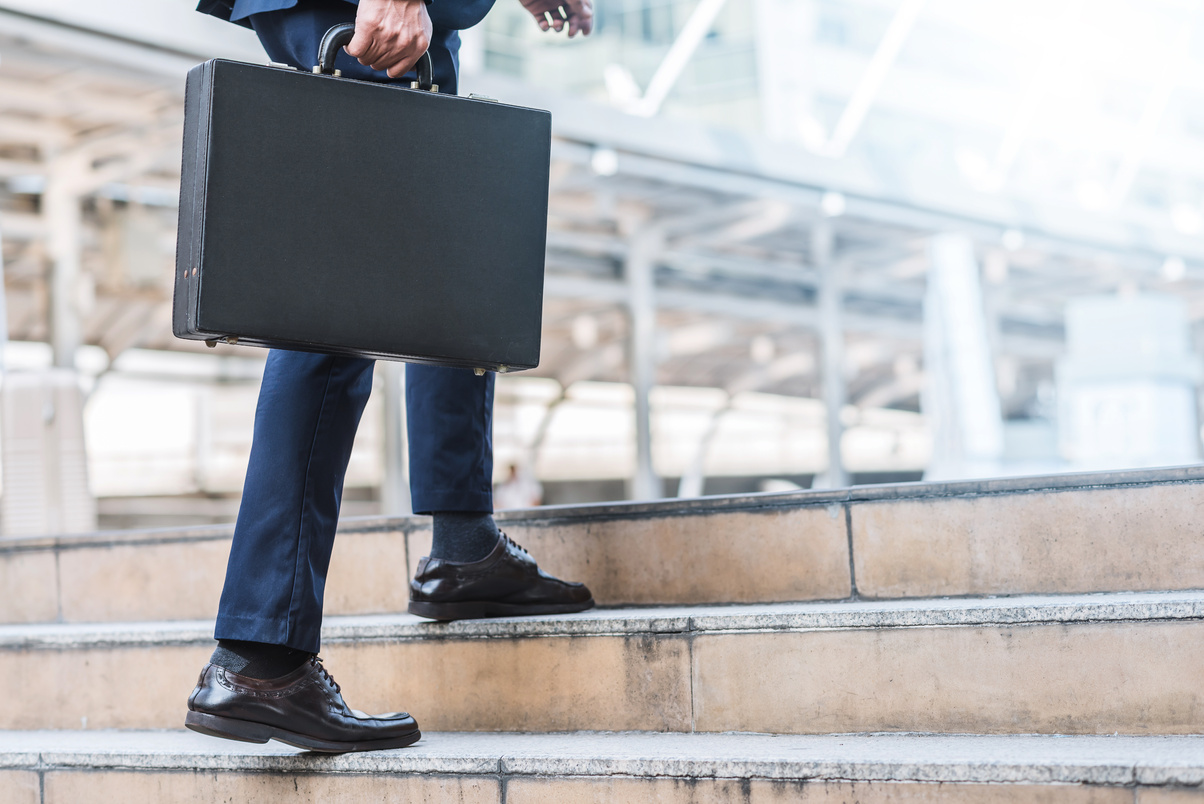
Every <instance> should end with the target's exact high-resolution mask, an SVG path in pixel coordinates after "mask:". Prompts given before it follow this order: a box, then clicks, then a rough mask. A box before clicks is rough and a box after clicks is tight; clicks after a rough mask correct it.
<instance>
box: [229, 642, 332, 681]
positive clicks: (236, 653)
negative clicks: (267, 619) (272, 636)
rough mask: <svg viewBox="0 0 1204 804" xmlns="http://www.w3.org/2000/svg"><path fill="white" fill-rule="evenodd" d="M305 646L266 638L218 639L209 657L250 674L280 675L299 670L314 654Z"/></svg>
mask: <svg viewBox="0 0 1204 804" xmlns="http://www.w3.org/2000/svg"><path fill="white" fill-rule="evenodd" d="M312 655H313V654H312V653H306V652H305V651H303V650H294V649H292V648H286V647H285V646H284V645H268V644H267V643H264V642H242V641H240V640H237V639H219V640H218V641H217V650H215V651H214V652H213V656H212V657H210V659H209V661H210V662H212V663H213V664H216V665H217V666H218V667H224V668H226V669H227V670H229V671H230V672H231V673H238V674H239V675H240V676H246V677H247V678H260V679H263V678H280V676H284V675H288V674H289V673H291V672H293V671H294V670H296V669H297V668H298V667H300V666H301V665H303V664H305V662H306V661H307V660H308V659H309V657H310V656H312Z"/></svg>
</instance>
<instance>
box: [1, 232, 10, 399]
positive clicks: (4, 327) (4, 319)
mask: <svg viewBox="0 0 1204 804" xmlns="http://www.w3.org/2000/svg"><path fill="white" fill-rule="evenodd" d="M3 234H4V233H3V232H2V231H0V378H2V377H3V376H4V351H5V349H6V347H7V346H8V296H7V295H6V294H5V292H4V237H3Z"/></svg>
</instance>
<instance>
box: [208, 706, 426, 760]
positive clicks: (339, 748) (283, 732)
mask: <svg viewBox="0 0 1204 804" xmlns="http://www.w3.org/2000/svg"><path fill="white" fill-rule="evenodd" d="M184 725H185V726H187V727H188V728H190V729H192V730H193V731H195V732H200V733H201V734H206V735H208V736H210V737H221V738H222V739H225V740H238V741H239V742H243V743H266V742H267V741H268V740H276V741H278V742H282V743H285V744H287V745H291V746H293V747H294V748H304V749H306V750H307V751H321V752H323V753H327V754H348V753H351V752H353V751H380V750H382V749H385V748H405V747H406V746H407V745H413V744H414V743H416V742H418V740H420V739H421V738H422V732H421V731H419V730H418V729H414V731H412V732H410V733H408V734H402V735H400V736H398V737H389V738H388V739H385V740H366V741H362V742H339V741H336V740H320V739H318V738H317V737H310V736H308V735H305V734H297V733H296V732H292V731H288V730H287V729H281V728H277V727H276V726H269V725H267V724H266V723H253V722H251V721H249V720H238V719H237V718H232V717H222V716H220V715H206V714H204V713H203V712H189V713H188V714H187V716H185V718H184Z"/></svg>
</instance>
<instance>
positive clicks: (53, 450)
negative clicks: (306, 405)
mask: <svg viewBox="0 0 1204 804" xmlns="http://www.w3.org/2000/svg"><path fill="white" fill-rule="evenodd" d="M597 13H598V18H597V29H596V31H595V34H594V35H593V36H592V37H590V38H588V39H584V40H582V39H580V38H578V39H576V40H573V41H568V40H566V39H564V38H562V37H556V36H554V35H552V34H543V33H541V32H540V31H539V30H538V28H536V27H535V25H534V24H533V23H532V22H531V20H530V18H529V16H528V15H527V14H526V12H525V11H523V9H522V8H521V6H520V5H519V4H518V3H517V2H515V0H498V4H497V6H496V8H495V9H494V11H493V12H492V13H491V14H490V15H489V17H488V18H487V19H486V21H485V23H484V24H483V25H482V26H480V27H479V28H477V29H474V30H472V31H469V32H466V33H465V34H464V51H463V54H462V72H463V78H462V81H461V92H464V93H467V92H474V91H475V92H479V93H481V94H485V95H488V96H491V97H496V98H500V99H502V100H503V101H506V102H511V103H517V104H523V105H529V106H538V107H541V108H546V109H550V110H551V111H552V113H553V133H554V137H555V140H554V143H553V152H552V161H553V164H552V172H551V175H552V180H551V187H550V191H551V205H550V217H549V238H548V255H547V256H548V258H547V268H548V276H547V286H546V307H545V311H544V323H545V329H544V345H543V357H542V365H541V367H540V368H539V369H538V370H535V371H530V372H524V373H522V374H517V375H513V376H503V377H501V378H499V382H498V392H497V408H496V411H495V428H494V432H495V446H496V478H497V480H498V481H499V482H502V481H505V480H506V479H507V478H508V477H509V476H510V472H511V469H510V467H512V466H513V467H514V471H515V474H516V475H518V476H520V477H521V478H522V479H523V482H524V484H525V485H524V488H530V487H531V486H532V485H533V484H534V485H535V486H536V487H537V488H538V487H542V497H543V501H544V502H545V503H570V502H585V501H600V500H613V499H629V498H635V499H648V498H654V497H660V496H674V495H697V494H710V493H726V492H747V491H761V490H782V489H789V488H795V487H819V486H824V487H836V486H843V485H848V484H852V483H868V482H885V481H896V480H918V479H921V478H929V479H950V478H958V477H990V476H998V475H1005V474H1021V473H1046V472H1061V471H1075V470H1083V469H1107V468H1127V467H1140V466H1154V465H1167V464H1183V463H1192V462H1196V461H1197V460H1198V459H1199V455H1200V446H1201V444H1200V442H1201V434H1200V424H1199V417H1198V408H1199V398H1200V396H1199V394H1200V358H1199V353H1200V352H1201V343H1200V341H1201V338H1202V336H1204V327H1202V326H1201V321H1202V319H1204V242H1202V241H1201V239H1200V236H1201V234H1202V233H1204V70H1202V69H1201V67H1202V66H1204V64H1202V62H1204V49H1202V47H1201V41H1200V3H1199V2H1198V1H1197V0H1110V1H1109V2H1102V3H1086V2H1083V0H1044V1H1043V2H1035V0H1018V2H1013V3H994V2H988V1H987V0H928V1H927V2H925V0H839V1H837V0H726V2H725V0H597ZM211 57H225V58H235V59H240V60H245V61H264V60H265V56H264V55H263V53H262V52H261V50H260V49H259V47H258V44H257V43H256V41H255V39H254V36H253V35H251V34H250V33H249V32H248V31H244V30H240V29H237V28H235V27H234V26H230V25H226V24H223V23H219V22H217V21H215V20H212V19H209V18H205V17H202V16H201V15H198V14H195V13H194V12H193V11H192V10H191V4H190V3H189V2H185V0H121V2H120V3H118V2H117V0H0V237H2V239H3V276H4V283H3V290H4V296H5V299H4V302H5V303H4V304H3V305H0V312H3V313H4V314H5V315H6V321H5V322H4V323H3V324H2V325H0V334H3V333H7V339H8V340H7V343H6V345H5V346H4V349H3V369H4V379H3V405H2V406H0V407H2V414H3V415H2V416H0V419H2V425H3V426H2V428H0V452H2V454H3V461H2V478H0V483H2V488H0V529H2V530H3V531H4V532H6V533H30V532H63V531H73V530H86V529H91V528H93V527H95V526H96V525H97V524H98V523H99V525H100V526H102V527H119V526H120V527H127V526H149V525H161V524H173V523H178V524H188V523H199V522H217V521H229V520H231V519H232V518H233V516H234V514H235V512H236V510H237V501H238V494H239V489H240V486H241V482H242V474H243V471H244V468H245V465H246V460H247V455H248V452H249V449H250V441H251V423H252V416H253V413H254V404H255V398H256V394H257V390H258V380H259V376H260V373H261V371H262V365H263V356H264V354H263V353H262V352H261V351H258V350H255V349H251V348H240V347H231V346H224V345H220V346H218V347H217V348H216V349H206V348H205V347H204V346H203V345H199V344H196V343H195V342H186V341H178V340H175V339H173V338H172V336H171V332H170V304H171V287H172V273H173V265H174V249H175V240H174V238H175V216H176V195H177V191H178V181H179V159H180V132H181V123H182V118H183V77H184V74H185V73H186V71H187V70H188V68H189V67H191V66H192V65H194V64H196V63H197V62H199V61H202V60H204V59H207V58H211ZM400 375H401V372H400V371H398V370H397V368H396V367H395V366H386V365H385V364H379V365H378V370H377V372H376V391H375V392H374V394H373V398H372V401H371V402H370V404H369V408H368V411H367V412H366V414H365V417H364V422H363V424H362V425H361V429H360V433H359V437H358V440H357V444H356V450H355V453H354V455H353V457H352V462H351V468H350V470H349V474H348V478H347V489H348V491H347V503H346V506H345V513H347V514H351V515H354V514H367V513H377V512H385V513H398V512H403V511H404V510H405V508H406V505H407V502H406V495H405V492H404V488H405V471H404V460H403V457H404V448H405V445H404V441H403V439H402V437H401V433H403V432H404V428H400V427H397V426H396V425H397V423H398V421H399V417H400V415H401V412H400V409H399V405H398V400H399V398H400V397H399V394H400V388H399V383H400ZM535 481H537V483H535Z"/></svg>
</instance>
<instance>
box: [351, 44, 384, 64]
mask: <svg viewBox="0 0 1204 804" xmlns="http://www.w3.org/2000/svg"><path fill="white" fill-rule="evenodd" d="M388 49H389V40H387V39H378V38H376V37H373V39H372V41H371V42H370V43H369V45H368V47H366V48H364V52H363V53H361V54H360V55H359V56H357V57H356V58H357V59H359V63H360V64H363V65H364V66H365V67H370V66H372V65H373V64H376V63H377V62H378V61H380V60H381V59H382V58H384V56H385V54H386V53H388Z"/></svg>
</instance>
